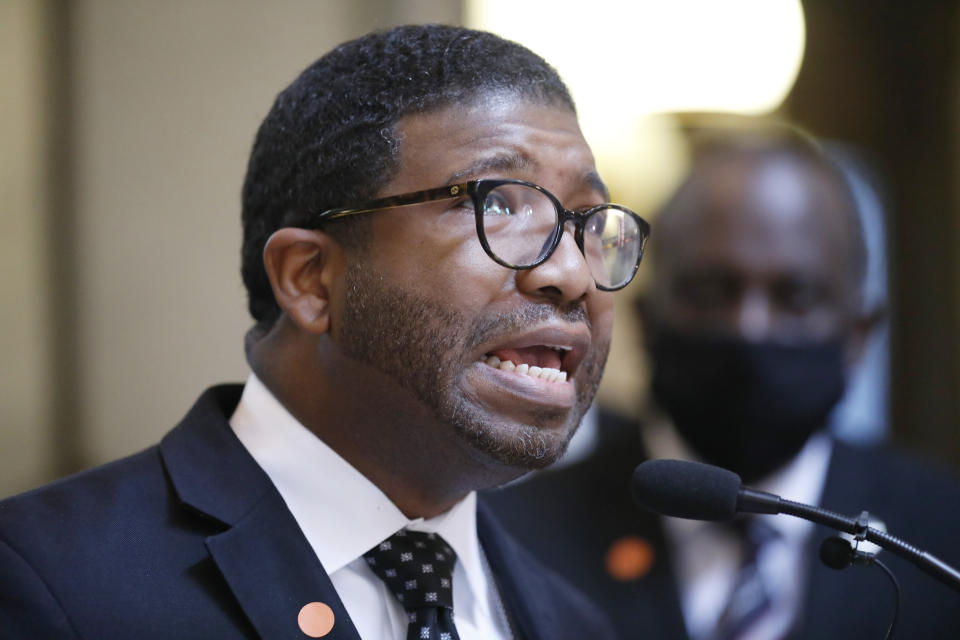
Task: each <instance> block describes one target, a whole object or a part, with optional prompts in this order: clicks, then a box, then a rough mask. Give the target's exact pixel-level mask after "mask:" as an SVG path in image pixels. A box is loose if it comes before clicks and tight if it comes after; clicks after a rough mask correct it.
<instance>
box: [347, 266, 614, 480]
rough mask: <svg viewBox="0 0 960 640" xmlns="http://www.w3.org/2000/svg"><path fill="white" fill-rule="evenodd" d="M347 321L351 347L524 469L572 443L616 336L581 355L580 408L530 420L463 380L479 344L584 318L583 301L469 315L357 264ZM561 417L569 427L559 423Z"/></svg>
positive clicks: (491, 452) (493, 453)
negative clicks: (484, 399) (469, 391)
mask: <svg viewBox="0 0 960 640" xmlns="http://www.w3.org/2000/svg"><path fill="white" fill-rule="evenodd" d="M346 284H347V294H346V302H345V305H344V313H343V316H342V318H341V322H340V331H339V343H340V348H341V349H342V350H343V352H344V354H345V355H346V356H348V357H350V358H352V359H355V360H358V361H361V362H363V363H365V364H367V365H369V366H371V367H373V368H374V369H376V370H378V371H380V372H381V373H383V374H385V375H387V376H388V377H390V378H391V379H392V380H394V381H395V382H396V383H397V384H398V385H400V386H401V387H403V388H404V389H406V390H408V391H409V392H411V393H412V394H413V395H414V396H415V397H416V398H417V399H418V400H419V402H420V403H421V404H422V405H424V406H425V407H426V408H427V409H428V410H429V412H430V413H431V414H432V415H433V417H434V418H435V419H436V420H437V421H438V422H440V423H442V424H445V425H447V426H449V427H450V428H452V429H453V431H454V433H455V434H456V435H457V436H458V437H459V438H460V439H461V440H463V441H464V442H466V443H467V444H468V445H469V446H470V447H472V448H473V449H474V450H476V451H479V452H481V453H482V454H485V455H486V456H488V457H489V458H492V459H494V460H496V461H497V462H499V463H501V464H504V465H507V466H510V467H517V468H520V469H524V470H533V469H540V468H543V467H546V466H549V465H550V464H552V463H553V462H555V461H556V460H558V459H559V458H560V457H561V456H562V455H563V454H564V453H565V452H566V450H567V445H568V444H569V442H570V438H572V437H573V434H574V433H575V432H576V429H577V427H578V426H579V424H580V420H581V419H582V417H583V414H584V413H585V412H586V410H587V409H588V408H589V406H590V403H591V402H592V401H593V398H594V396H595V395H596V391H597V387H598V386H599V384H600V377H601V374H602V373H603V367H604V364H605V363H606V359H607V352H608V350H609V340H607V341H606V342H604V343H602V344H594V345H593V346H594V349H593V350H592V351H591V353H589V354H587V356H586V357H585V358H584V359H583V360H582V361H581V363H580V365H579V367H578V370H577V373H576V380H575V381H574V383H573V384H576V385H577V393H576V398H577V400H576V404H575V406H574V408H573V409H572V410H569V411H568V410H561V409H549V408H542V409H540V410H536V411H533V412H531V413H530V414H529V416H528V417H527V419H526V420H525V421H524V422H514V423H512V424H505V420H504V418H503V417H502V416H497V415H495V414H492V413H491V412H490V411H488V410H486V409H485V408H484V407H483V406H482V405H479V404H477V403H475V402H471V401H470V400H469V399H468V398H467V397H465V396H464V394H463V393H462V391H460V389H461V385H460V382H461V380H462V378H463V376H464V375H465V374H466V371H467V368H468V367H469V366H470V365H472V364H473V358H474V356H473V355H471V354H474V353H476V349H477V347H478V346H479V345H481V344H484V343H486V342H488V341H490V340H491V339H494V338H496V337H497V336H505V335H509V334H510V333H511V332H512V331H515V330H517V329H521V328H525V327H528V326H530V325H531V324H536V323H538V322H543V321H545V320H548V319H557V318H559V319H562V320H564V321H567V322H571V323H575V322H584V323H586V324H588V325H589V320H588V318H587V315H586V312H585V311H584V310H583V307H582V306H581V305H579V304H577V305H571V306H570V307H568V308H565V309H564V308H561V307H558V306H557V305H553V304H546V303H539V304H538V303H534V302H526V303H524V304H523V305H522V306H520V307H518V308H517V309H514V310H512V311H510V312H508V313H500V312H496V313H487V314H482V315H479V316H476V317H473V318H471V317H469V316H467V315H466V314H464V313H463V312H461V311H460V310H458V309H457V308H456V307H455V305H453V304H450V305H444V304H441V303H439V302H437V301H435V300H432V299H429V298H426V297H425V296H422V295H417V294H414V293H411V292H410V291H407V290H403V289H400V288H399V287H395V286H391V285H389V284H387V283H386V282H385V280H384V278H383V276H382V275H380V274H378V273H372V272H371V271H370V268H369V266H367V265H364V264H362V263H360V264H356V265H355V266H354V268H353V269H352V270H351V271H350V272H349V275H348V276H347V281H346ZM558 422H561V423H562V427H561V428H557V426H556V425H557V423H558Z"/></svg>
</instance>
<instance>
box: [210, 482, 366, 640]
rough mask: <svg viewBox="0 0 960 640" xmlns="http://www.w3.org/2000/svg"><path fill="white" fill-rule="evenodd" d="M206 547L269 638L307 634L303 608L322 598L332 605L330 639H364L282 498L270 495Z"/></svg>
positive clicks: (245, 607)
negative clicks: (303, 626) (301, 623)
mask: <svg viewBox="0 0 960 640" xmlns="http://www.w3.org/2000/svg"><path fill="white" fill-rule="evenodd" d="M207 549H209V550H210V554H211V555H212V556H213V559H214V562H215V563H216V565H217V567H218V568H219V569H220V571H221V572H222V573H223V577H224V578H225V579H226V581H227V583H228V584H229V585H230V589H231V590H232V591H233V594H234V596H236V598H237V600H238V601H239V602H240V606H241V607H243V610H244V612H245V613H246V614H247V617H248V618H249V619H250V621H251V622H252V623H253V626H254V627H255V628H256V629H257V632H258V633H259V634H260V635H261V636H262V637H264V638H302V637H304V636H303V633H302V632H301V631H300V627H299V624H298V621H297V615H298V614H299V612H300V609H301V608H302V607H303V606H304V605H305V604H308V603H310V602H322V603H324V604H326V605H327V606H329V607H330V608H331V609H332V610H333V615H334V626H333V629H332V630H331V631H330V633H329V635H327V636H324V638H330V640H348V639H349V640H360V636H359V634H358V633H357V630H356V629H355V628H354V626H353V623H352V622H351V621H350V616H349V615H348V614H347V611H346V609H344V606H343V603H342V602H341V601H340V598H339V596H338V595H337V592H336V590H335V589H334V588H333V584H332V583H331V582H330V578H329V576H328V575H327V572H326V571H324V569H323V567H322V566H321V565H320V562H319V561H318V560H317V557H316V555H315V554H314V553H313V550H312V549H311V548H310V545H309V544H308V543H307V541H306V539H305V538H304V537H303V535H302V534H301V533H300V529H299V528H298V527H297V524H296V522H295V521H294V520H293V516H292V515H291V514H290V511H289V510H288V509H287V508H286V505H285V504H284V503H283V501H282V500H280V499H279V496H278V497H277V499H271V498H267V499H264V500H261V501H259V502H258V503H257V504H256V506H254V507H253V509H252V510H251V511H250V512H249V513H248V514H247V515H245V516H244V517H243V518H242V519H241V520H240V521H238V522H236V523H235V524H234V525H233V526H232V527H231V528H230V529H228V530H227V531H225V532H224V533H221V534H219V535H216V536H211V537H210V538H207Z"/></svg>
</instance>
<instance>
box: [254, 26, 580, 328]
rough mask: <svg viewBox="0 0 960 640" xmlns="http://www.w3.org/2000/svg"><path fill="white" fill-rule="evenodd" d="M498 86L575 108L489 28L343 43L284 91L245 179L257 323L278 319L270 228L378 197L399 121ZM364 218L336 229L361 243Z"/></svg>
mask: <svg viewBox="0 0 960 640" xmlns="http://www.w3.org/2000/svg"><path fill="white" fill-rule="evenodd" d="M499 91H508V92H510V93H513V94H515V95H517V96H520V97H523V98H526V99H529V100H531V101H533V102H536V103H540V104H550V105H557V106H562V107H565V108H569V109H570V110H571V111H574V112H575V109H574V104H573V99H572V98H571V97H570V93H569V91H568V90H567V87H566V85H564V83H563V81H562V80H561V79H560V77H559V75H558V74H557V72H556V71H555V70H554V69H553V68H552V67H551V66H550V65H549V64H547V63H546V62H545V61H544V60H543V59H542V58H541V57H540V56H538V55H536V54H534V53H533V52H531V51H530V50H528V49H526V48H524V47H522V46H521V45H519V44H516V43H514V42H510V41H508V40H504V39H503V38H500V37H499V36H496V35H493V34H491V33H487V32H483V31H475V30H471V29H466V28H462V27H453V26H445V25H413V26H403V27H396V28H394V29H390V30H386V31H378V32H374V33H371V34H368V35H366V36H363V37H361V38H358V39H356V40H352V41H350V42H346V43H344V44H342V45H340V46H338V47H337V48H335V49H333V50H332V51H330V52H329V53H327V54H326V55H325V56H323V57H322V58H320V59H319V60H317V61H316V62H314V63H313V64H312V65H311V66H309V67H308V68H307V69H306V70H305V71H304V72H303V73H301V74H300V76H299V77H298V78H297V79H296V80H294V82H293V83H292V84H291V85H290V86H289V87H287V88H286V89H284V90H283V91H282V92H281V93H280V94H279V95H278V96H277V98H276V101H275V102H274V104H273V107H272V108H271V109H270V112H269V113H268V114H267V117H266V118H265V119H264V121H263V123H262V124H261V125H260V129H259V130H258V131H257V136H256V139H255V141H254V144H253V150H252V151H251V154H250V161H249V164H248V166H247V175H246V179H245V181H244V185H243V213H242V220H243V247H242V255H241V258H242V267H241V272H242V275H243V282H244V285H245V286H246V288H247V294H248V297H249V302H248V306H249V309H250V314H251V315H252V316H253V318H254V319H255V320H256V321H257V325H258V328H260V329H266V328H268V327H269V326H270V325H272V324H273V322H274V321H275V320H276V318H278V317H279V315H280V309H279V307H278V306H277V303H276V300H275V299H274V297H273V292H272V290H271V288H270V282H269V280H268V279H267V275H266V272H265V270H264V267H263V249H264V246H265V245H266V242H267V239H268V238H269V237H270V235H271V234H272V233H273V232H274V231H276V230H277V229H280V228H282V227H291V226H295V227H308V228H315V227H317V225H316V223H315V222H312V221H311V219H312V218H313V217H315V216H316V214H318V213H320V212H322V211H325V210H326V209H330V208H333V207H337V206H346V205H349V204H351V203H353V202H359V201H362V200H366V199H370V198H371V197H373V195H374V194H375V193H376V192H377V190H378V189H379V188H380V187H381V186H382V185H383V184H385V183H386V182H388V181H389V180H390V179H391V178H392V176H393V175H394V174H395V173H396V171H397V170H398V168H399V148H400V144H401V141H399V140H397V138H396V137H395V135H394V128H395V126H396V124H397V122H398V121H399V120H400V119H401V118H402V117H403V116H405V115H408V114H412V113H423V112H426V111H429V110H431V109H436V108H440V107H444V106H448V105H451V104H459V103H466V102H469V101H472V100H475V99H477V98H479V97H481V96H482V95H483V94H484V93H487V92H488V93H496V92H499ZM427 186H435V185H427ZM362 218H365V217H364V216H356V217H353V218H352V219H350V220H343V221H337V222H336V223H335V224H332V225H330V229H329V231H330V232H331V233H333V234H335V235H336V237H337V239H338V240H341V241H342V242H345V243H347V244H351V243H352V244H354V245H356V244H357V243H358V242H361V243H362V240H358V238H362V234H358V233H356V225H358V224H360V225H362V221H361V220H360V219H362ZM344 223H346V224H344ZM351 228H353V229H354V231H353V232H352V233H351Z"/></svg>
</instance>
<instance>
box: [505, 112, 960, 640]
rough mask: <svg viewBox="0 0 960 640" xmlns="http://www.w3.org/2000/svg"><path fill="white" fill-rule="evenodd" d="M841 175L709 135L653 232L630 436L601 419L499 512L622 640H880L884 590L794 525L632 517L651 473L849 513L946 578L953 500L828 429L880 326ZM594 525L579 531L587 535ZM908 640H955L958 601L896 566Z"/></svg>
mask: <svg viewBox="0 0 960 640" xmlns="http://www.w3.org/2000/svg"><path fill="white" fill-rule="evenodd" d="M854 206H855V205H854V202H853V199H852V196H851V193H850V190H849V188H848V185H847V183H846V182H845V180H844V177H843V175H842V174H841V173H840V172H839V171H838V170H837V169H836V168H835V166H834V164H833V163H832V162H831V161H830V160H829V159H828V157H827V156H826V154H825V153H824V152H823V151H822V150H821V149H820V148H819V147H818V146H817V144H815V143H814V142H813V141H812V140H810V139H808V138H807V137H806V136H804V135H802V134H801V133H799V132H797V131H795V130H793V129H791V128H787V127H781V126H770V127H765V126H761V127H756V128H750V129H744V130H733V131H731V130H726V131H724V132H722V133H720V132H714V134H712V135H709V134H707V133H701V134H700V137H698V138H697V140H696V142H695V144H694V153H693V161H692V166H691V169H690V171H689V174H688V175H687V177H686V179H685V180H684V182H683V183H682V185H681V186H680V188H679V189H678V190H677V191H676V193H675V194H674V196H673V197H672V199H671V200H670V201H669V202H668V203H667V205H666V206H665V208H664V209H663V211H662V212H661V214H660V216H659V217H658V222H657V229H656V232H655V236H656V239H655V244H654V246H655V249H654V254H653V258H652V259H653V273H652V277H651V280H650V288H649V291H647V295H646V296H645V297H644V299H643V300H642V301H641V302H640V304H639V305H638V313H639V315H640V318H641V320H642V326H643V340H644V342H645V344H646V347H647V352H648V355H649V357H650V362H651V368H652V380H651V391H652V394H651V395H652V399H653V404H654V408H653V409H652V410H651V411H650V415H648V416H647V417H646V418H645V421H644V426H643V428H642V430H640V431H641V432H640V433H638V428H637V426H636V425H635V424H633V423H632V422H631V421H627V420H623V419H618V418H616V417H613V416H606V417H604V418H603V419H602V421H601V422H602V423H601V425H600V429H601V439H602V441H603V444H601V445H600V447H599V448H598V450H597V451H596V452H594V453H593V454H592V455H591V456H590V457H589V458H588V459H587V460H585V461H584V462H581V463H579V464H576V465H574V466H572V467H569V468H565V469H561V470H558V471H556V472H552V473H551V472H548V473H545V474H543V475H542V476H540V477H537V478H534V479H532V480H530V481H529V482H526V483H520V484H517V485H513V486H512V487H509V488H507V489H505V490H503V491H500V492H498V493H496V494H495V495H493V496H492V500H493V502H494V503H495V504H497V505H498V506H499V508H500V509H501V512H502V513H503V514H504V515H505V520H506V521H507V522H508V523H509V524H510V526H511V527H512V528H513V529H514V530H515V531H516V532H517V533H518V534H519V535H521V537H525V538H526V539H528V540H530V541H533V540H549V543H548V544H544V545H541V546H540V547H539V552H540V554H541V557H543V558H544V559H545V560H546V561H548V562H549V563H551V564H553V565H555V566H557V567H559V568H562V569H563V570H564V571H565V572H566V573H567V575H568V576H570V577H571V578H573V579H574V580H575V581H576V582H577V583H578V584H580V585H581V586H583V587H584V588H585V589H587V590H588V591H590V592H591V593H592V595H593V596H594V597H595V598H596V600H597V601H598V602H599V603H601V604H602V606H604V607H605V608H606V609H607V612H608V613H609V614H610V615H611V616H612V617H613V618H614V619H615V622H616V624H617V625H618V627H619V631H620V633H621V634H622V635H623V636H624V637H636V638H647V639H651V638H652V639H658V638H663V639H667V638H669V639H676V638H691V639H693V640H721V639H734V638H740V639H747V638H751V639H755V640H761V639H780V638H786V637H791V638H810V639H813V638H841V637H876V638H881V637H883V633H884V631H885V630H886V628H887V626H888V625H889V624H890V621H891V617H892V615H893V611H894V590H893V587H892V585H891V584H890V583H889V582H888V581H887V580H886V579H885V578H884V577H883V576H882V575H881V573H880V571H879V570H878V569H876V568H870V569H865V568H854V569H848V570H847V571H846V572H845V573H836V572H835V571H834V570H832V569H828V568H826V567H824V566H823V565H821V564H820V562H819V560H818V559H817V547H818V545H819V544H820V541H821V540H822V539H824V538H825V537H826V536H828V535H830V532H829V531H827V530H825V529H822V528H817V527H816V526H814V525H813V524H811V523H808V522H806V521H803V520H799V519H794V518H791V517H787V516H762V517H754V518H740V519H738V520H735V521H734V523H732V524H727V523H722V524H721V523H707V522H699V521H692V520H678V519H673V518H661V517H658V516H655V515H653V514H651V513H647V512H644V511H642V510H640V509H638V508H637V507H635V506H634V505H633V504H631V502H630V499H629V496H628V485H629V479H630V476H631V473H632V471H633V469H634V467H635V466H636V465H637V464H638V463H639V462H641V461H642V460H644V459H647V458H682V459H691V460H700V461H705V462H708V463H711V464H715V465H718V466H722V467H725V468H728V469H731V470H733V471H735V472H736V473H738V474H739V475H740V476H741V477H742V478H743V480H744V482H745V483H746V484H750V485H752V486H754V487H757V488H760V489H764V490H767V491H770V492H772V493H775V494H778V495H782V496H784V497H785V498H789V499H792V500H796V501H800V502H806V503H813V504H819V505H821V506H823V507H825V508H828V509H832V510H835V511H839V512H841V513H845V514H850V515H858V514H859V513H860V511H861V510H863V509H866V510H869V511H870V513H871V514H872V516H874V517H875V518H878V519H879V520H881V521H883V522H884V523H885V524H886V526H887V528H888V530H889V531H890V532H891V533H894V534H896V535H899V536H902V537H905V538H906V539H907V540H909V541H911V542H913V543H914V544H917V545H918V546H920V547H921V548H923V549H926V550H928V551H930V552H931V553H934V554H935V555H939V556H940V557H941V558H943V559H947V560H948V561H949V560H950V559H951V558H952V559H953V561H954V563H955V562H956V561H957V560H960V553H958V552H957V550H956V548H955V540H956V539H957V538H958V536H960V516H958V515H957V514H956V513H955V512H954V511H952V510H950V509H949V508H947V505H951V504H957V501H958V500H960V490H958V485H957V484H956V483H954V482H953V480H952V479H946V478H944V477H941V476H939V475H937V474H935V473H934V472H931V471H928V470H926V469H924V468H923V467H922V466H919V465H917V464H913V463H909V462H907V461H905V460H904V459H902V458H901V457H896V456H893V455H890V454H888V453H886V452H881V451H878V450H870V449H859V448H854V447H851V446H850V445H846V444H842V443H841V442H838V441H835V440H834V439H833V438H832V437H831V436H830V435H828V432H827V425H828V416H829V414H830V412H831V410H832V409H833V407H834V406H835V405H836V403H837V401H838V400H839V399H840V398H841V396H842V395H843V393H844V387H845V383H846V380H847V377H848V375H849V372H850V370H851V367H852V366H853V364H854V363H855V362H856V361H857V359H858V358H859V356H860V353H861V351H862V349H863V345H864V342H865V340H866V338H867V336H868V334H869V332H870V329H871V327H872V326H873V324H874V323H875V321H876V319H877V318H878V317H879V314H880V313H881V310H879V309H876V308H867V307H866V306H865V305H864V304H863V299H862V296H861V292H862V285H863V278H864V270H865V249H864V242H863V235H862V232H861V228H860V225H859V223H858V218H857V215H856V210H855V208H854ZM584 522H586V523H589V524H588V525H584V524H582V523H584ZM880 557H881V558H883V560H885V561H888V564H889V565H890V566H891V568H893V570H894V571H895V573H896V575H897V576H898V577H899V579H900V581H901V585H902V600H901V614H900V622H899V628H900V629H903V630H904V631H903V633H904V634H905V636H906V637H911V638H942V637H950V636H951V634H954V633H955V632H956V630H957V629H958V628H960V613H958V609H957V607H956V606H955V605H956V594H955V593H953V592H951V591H950V590H949V589H948V588H947V587H946V586H944V585H941V584H939V583H938V582H936V581H934V579H933V578H930V577H929V576H926V575H924V574H922V573H921V572H920V571H919V570H918V569H916V568H914V567H912V566H908V565H907V564H905V563H904V562H902V561H900V560H899V559H897V558H890V557H889V554H882V555H881V556H880Z"/></svg>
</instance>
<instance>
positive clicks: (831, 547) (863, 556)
mask: <svg viewBox="0 0 960 640" xmlns="http://www.w3.org/2000/svg"><path fill="white" fill-rule="evenodd" d="M869 526H870V514H869V513H867V512H866V511H863V512H861V513H860V517H858V518H857V520H856V527H857V529H856V532H855V533H854V535H853V540H849V539H847V538H843V537H840V536H830V537H828V538H826V539H825V540H824V541H823V542H821V543H820V561H821V562H823V564H825V565H826V566H828V567H830V568H831V569H837V570H838V571H839V570H843V569H846V568H847V567H850V566H853V565H859V566H869V565H876V566H877V567H879V568H880V569H881V570H882V571H883V572H884V573H885V574H886V575H887V577H888V578H889V579H890V582H892V583H893V590H894V595H895V598H894V601H893V619H892V620H891V621H890V626H889V627H888V628H887V634H886V635H885V636H884V640H890V638H892V637H893V632H894V631H895V630H896V627H897V618H898V617H899V615H900V583H899V582H898V581H897V577H896V576H895V575H893V572H892V571H890V568H889V567H887V565H885V564H884V563H883V562H881V561H880V560H878V559H877V553H878V552H870V551H862V550H860V548H859V547H860V543H861V542H865V541H866V539H867V529H868V528H869Z"/></svg>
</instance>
